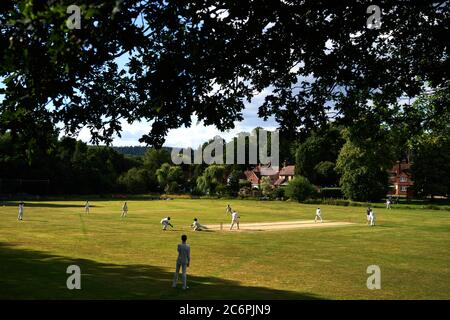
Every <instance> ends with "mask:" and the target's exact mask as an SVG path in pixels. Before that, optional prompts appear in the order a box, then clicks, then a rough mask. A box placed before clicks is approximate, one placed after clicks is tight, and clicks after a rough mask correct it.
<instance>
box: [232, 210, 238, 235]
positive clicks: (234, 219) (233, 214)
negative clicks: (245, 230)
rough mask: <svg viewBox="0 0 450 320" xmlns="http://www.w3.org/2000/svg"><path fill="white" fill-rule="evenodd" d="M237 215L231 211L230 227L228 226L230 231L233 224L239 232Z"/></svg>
mask: <svg viewBox="0 0 450 320" xmlns="http://www.w3.org/2000/svg"><path fill="white" fill-rule="evenodd" d="M239 218H240V216H239V214H238V213H237V212H236V211H233V213H232V214H231V226H230V230H232V229H233V227H234V224H236V225H237V229H238V230H239Z"/></svg>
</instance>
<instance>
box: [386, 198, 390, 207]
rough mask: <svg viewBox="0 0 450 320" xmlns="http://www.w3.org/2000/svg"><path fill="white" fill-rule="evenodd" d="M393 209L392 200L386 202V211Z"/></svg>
mask: <svg viewBox="0 0 450 320" xmlns="http://www.w3.org/2000/svg"><path fill="white" fill-rule="evenodd" d="M390 208H391V200H389V199H387V200H386V209H390Z"/></svg>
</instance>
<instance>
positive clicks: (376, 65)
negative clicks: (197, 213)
mask: <svg viewBox="0 0 450 320" xmlns="http://www.w3.org/2000/svg"><path fill="white" fill-rule="evenodd" d="M71 4H73V1H68V0H56V1H33V0H19V1H13V0H3V1H1V2H0V6H1V7H0V9H1V10H0V57H1V59H2V63H1V64H0V79H1V80H2V83H3V85H4V87H2V88H1V89H0V90H1V91H0V95H2V101H1V108H0V133H4V132H6V131H10V132H11V133H12V134H13V135H16V134H21V135H23V136H27V137H28V138H27V139H26V140H25V141H26V142H27V143H28V144H29V147H31V146H34V145H37V144H39V143H40V142H39V141H47V140H48V138H49V136H48V135H47V133H48V132H50V131H51V130H52V129H53V128H55V126H56V124H58V123H60V124H62V125H63V127H64V130H65V131H66V132H67V133H72V134H73V133H77V132H78V131H79V130H80V129H81V128H82V127H87V128H88V129H89V130H90V132H91V134H92V139H93V142H107V143H108V142H111V140H112V137H113V136H114V135H115V134H120V132H121V131H122V127H121V122H120V121H121V120H124V121H127V122H128V123H133V122H135V121H138V120H148V121H149V122H150V123H151V125H150V127H151V128H150V130H149V132H148V133H147V134H145V135H144V136H143V137H142V138H141V140H140V141H142V142H146V143H149V144H152V145H155V146H161V145H162V143H163V142H164V137H165V135H166V134H167V132H168V130H170V129H173V128H178V127H180V126H183V125H185V126H190V125H191V121H192V117H191V116H192V115H193V114H195V115H196V117H197V119H198V120H202V121H204V123H205V124H206V125H215V126H216V127H217V128H219V129H221V130H225V129H229V128H233V127H234V123H235V121H237V120H242V110H243V108H244V102H245V101H246V100H249V99H251V98H252V97H254V96H256V95H257V94H259V93H261V92H263V90H268V92H269V94H268V95H267V96H266V97H265V99H264V101H263V102H262V103H260V105H259V116H261V117H263V118H268V117H271V116H273V117H274V118H275V119H276V120H277V121H278V123H279V126H280V128H281V130H282V132H284V133H285V134H288V135H290V136H296V135H297V134H299V133H301V132H303V131H304V132H307V131H309V130H310V129H311V128H317V127H321V126H324V125H326V123H327V120H328V119H329V118H334V119H335V120H336V121H337V122H339V123H342V124H344V125H346V126H352V127H354V128H356V129H355V130H356V131H357V132H358V134H359V135H364V136H370V130H367V128H366V126H365V124H366V122H365V120H364V119H365V118H366V117H367V115H369V117H371V116H374V117H375V118H379V119H381V121H382V122H386V123H393V122H395V121H397V120H398V117H397V115H398V114H399V112H400V110H401V107H400V106H399V104H398V102H397V101H398V98H399V97H402V96H407V97H416V96H418V95H419V94H420V93H422V92H424V91H425V90H428V89H430V88H431V89H442V88H445V83H446V81H448V79H449V76H448V72H449V70H450V68H449V67H448V66H449V60H448V59H449V58H448V57H449V52H448V48H449V45H448V44H449V37H448V36H447V35H448V25H449V24H450V23H449V14H448V8H449V6H448V1H420V2H419V3H418V4H417V5H402V4H400V3H398V1H394V0H392V1H389V0H386V1H382V3H381V4H380V5H381V8H382V26H381V28H380V29H368V28H367V26H366V20H367V18H368V14H367V13H366V10H367V7H368V6H369V5H370V4H372V2H371V1H369V0H359V1H356V2H354V1H352V2H349V1H340V2H339V3H333V4H331V3H330V2H328V1H317V0H305V1H301V2H292V1H272V0H262V1H249V2H242V1H217V0H203V1H196V2H180V1H178V2H169V1H159V0H155V1H151V0H148V1H145V0H129V1H115V0H104V1H88V0H79V1H77V5H79V6H80V7H81V12H82V25H81V29H79V30H78V29H74V30H70V29H68V27H67V26H66V19H67V17H68V15H67V13H66V9H67V7H68V5H71ZM118 58H120V59H121V61H125V63H126V68H124V67H123V66H122V65H121V64H118V63H117V59H118ZM369 101H371V102H372V103H370V104H369V103H368V102H369ZM402 116H404V117H406V118H408V117H409V115H408V114H407V113H405V114H402ZM32 138H33V139H32Z"/></svg>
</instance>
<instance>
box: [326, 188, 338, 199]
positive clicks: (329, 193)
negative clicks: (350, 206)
mask: <svg viewBox="0 0 450 320" xmlns="http://www.w3.org/2000/svg"><path fill="white" fill-rule="evenodd" d="M320 197H321V198H323V199H327V198H334V199H339V198H344V194H343V193H342V190H341V188H322V189H320Z"/></svg>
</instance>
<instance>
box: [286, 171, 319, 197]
mask: <svg viewBox="0 0 450 320" xmlns="http://www.w3.org/2000/svg"><path fill="white" fill-rule="evenodd" d="M314 193H315V189H314V186H313V185H312V184H311V183H310V182H309V180H308V179H307V178H305V177H303V176H297V177H295V178H294V179H292V180H291V181H290V182H289V184H288V185H287V187H286V196H288V197H289V198H291V199H295V200H297V201H303V200H305V199H307V198H309V197H311V196H312V195H313V194H314Z"/></svg>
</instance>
